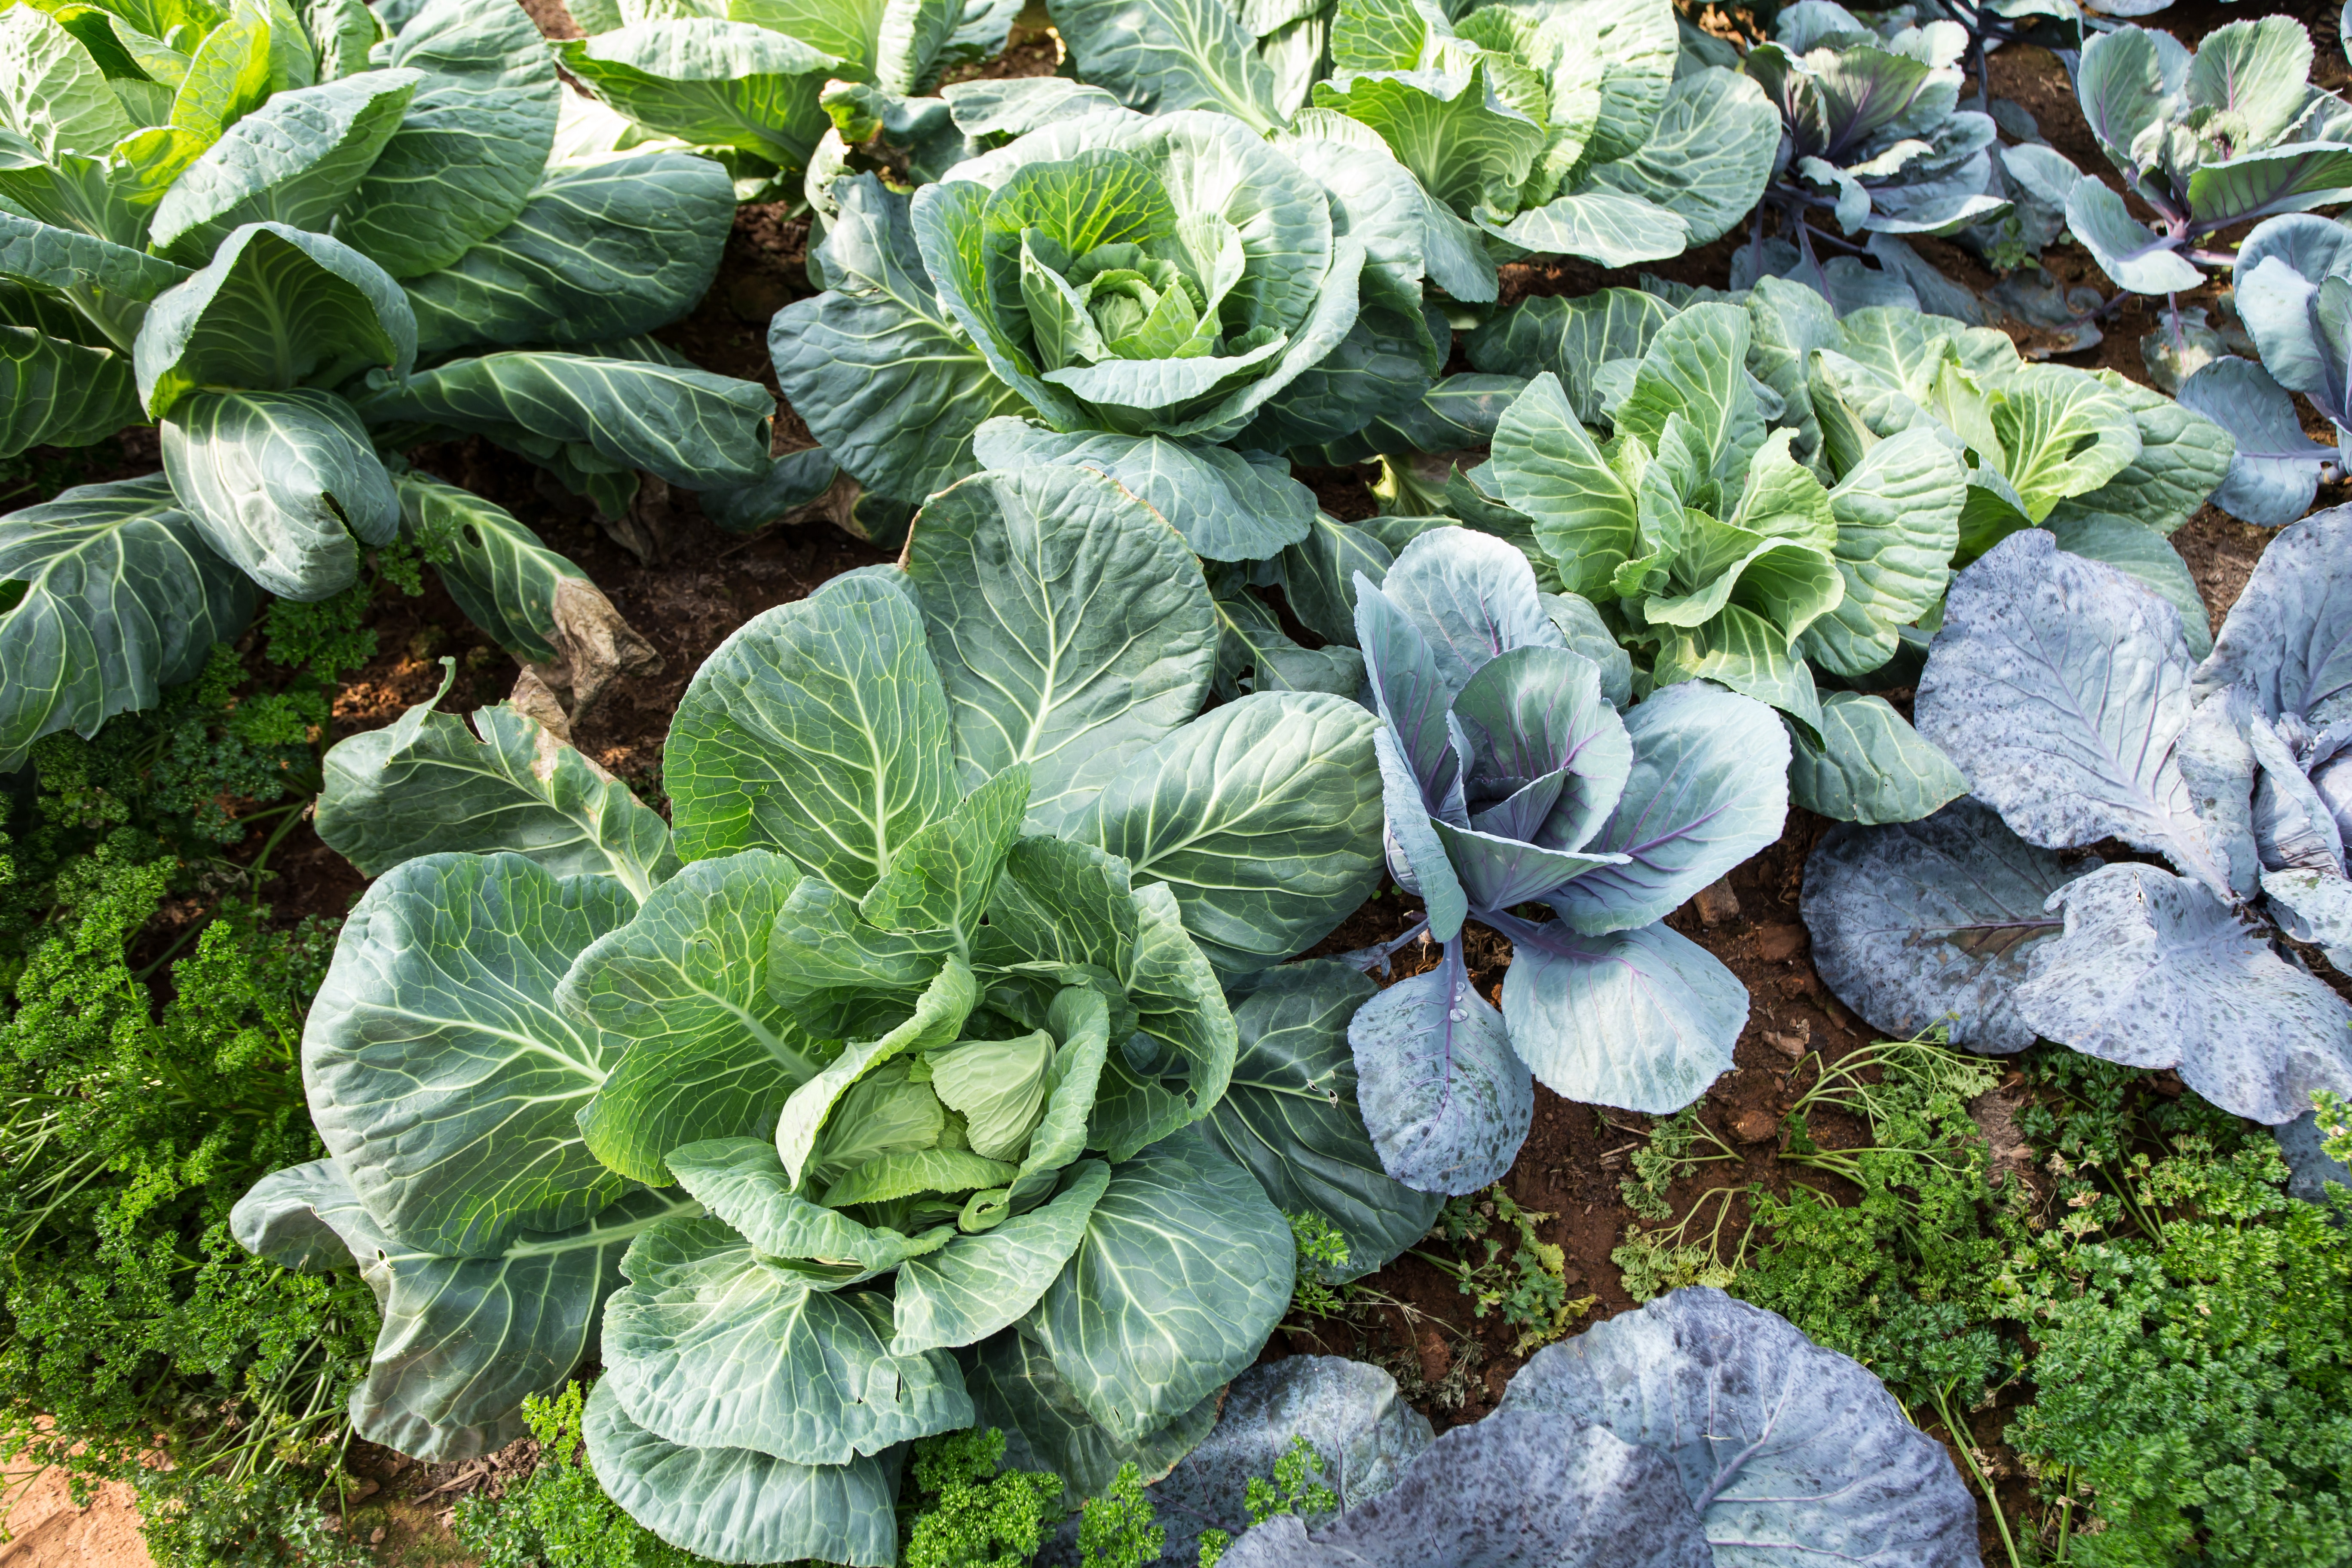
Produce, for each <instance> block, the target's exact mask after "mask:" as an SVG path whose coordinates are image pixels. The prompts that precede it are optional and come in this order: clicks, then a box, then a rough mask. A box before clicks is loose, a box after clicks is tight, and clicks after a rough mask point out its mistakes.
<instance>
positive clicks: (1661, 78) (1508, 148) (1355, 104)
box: [1315, 0, 1778, 300]
mask: <svg viewBox="0 0 2352 1568" xmlns="http://www.w3.org/2000/svg"><path fill="white" fill-rule="evenodd" d="M1449 13H1450V14H1451V16H1452V19H1451V20H1449V19H1448V16H1449ZM1331 58H1332V62H1333V64H1334V66H1335V67H1336V69H1335V70H1334V71H1333V73H1332V76H1331V79H1330V80H1329V81H1328V82H1321V83H1318V84H1317V86H1316V89H1315V101H1316V102H1317V103H1318V105H1321V106H1323V107H1325V108H1328V109H1336V110H1340V111H1341V112H1343V113H1345V114H1347V115H1348V116H1349V117H1350V118H1352V119H1354V120H1357V121H1360V122H1362V123H1363V124H1365V125H1368V126H1370V127H1371V128H1372V129H1373V130H1375V131H1377V132H1380V134H1381V138H1382V139H1383V140H1384V141H1385V142H1387V143H1388V145H1389V147H1390V149H1391V151H1392V152H1394V153H1396V155H1397V157H1398V159H1399V160H1400V161H1401V162H1402V163H1403V164H1404V165H1405V167H1407V168H1408V169H1411V170H1412V172H1413V174H1414V176H1415V177H1416V178H1418V179H1419V180H1420V181H1421V183H1422V184H1423V186H1424V187H1425V188H1426V189H1427V190H1428V191H1429V192H1430V194H1431V195H1433V196H1435V197H1436V198H1437V199H1438V200H1439V201H1441V202H1443V203H1444V204H1445V205H1446V206H1447V208H1448V209H1450V210H1451V211H1452V212H1453V213H1454V214H1457V215H1458V216H1460V217H1462V218H1464V219H1465V220H1467V221H1468V222H1469V223H1471V224H1473V225H1475V228H1476V230H1477V232H1478V233H1480V234H1481V235H1482V236H1483V237H1484V239H1485V242H1486V246H1487V247H1489V248H1491V249H1492V250H1493V252H1494V253H1495V254H1496V258H1497V259H1502V260H1514V259H1517V258H1520V257H1522V256H1526V255H1528V254H1531V253H1533V254H1540V255H1548V256H1550V255H1565V256H1579V257H1583V258H1587V259H1590V260H1592V261H1597V262H1599V263H1600V264H1601V265H1602V266H1604V267H1623V266H1627V265H1630V264H1632V263H1633V262H1637V261H1653V260H1657V259H1659V258H1664V257H1670V256H1677V255H1680V254H1681V253H1682V252H1683V251H1685V250H1686V249H1689V248H1691V247H1695V246H1699V245H1705V244H1706V243H1707V242H1708V241H1710V240H1712V239H1714V238H1716V237H1718V236H1720V235H1722V234H1724V233H1726V232H1727V231H1728V230H1729V229H1731V228H1732V227H1733V226H1735V225H1736V224H1738V222H1739V220H1740V219H1741V218H1743V217H1745V216H1747V215H1748V209H1750V208H1751V207H1753V206H1754V205H1756V198H1757V197H1758V196H1759V195H1760V194H1761V193H1762V191H1763V188H1764V182H1765V179H1766V177H1767V176H1768V175H1769V174H1771V172H1772V167H1773V142H1774V137H1775V135H1776V134H1777V132H1778V120H1777V118H1776V117H1775V115H1774V112H1773V110H1772V106H1771V104H1770V103H1769V101H1768V100H1766V98H1765V96H1764V93H1763V92H1762V90H1760V89H1759V88H1758V87H1757V85H1756V84H1755V83H1754V82H1752V81H1749V80H1748V79H1745V78H1743V77H1742V76H1740V75H1739V73H1738V72H1737V71H1732V70H1726V69H1723V68H1720V67H1718V66H1713V65H1706V64H1702V63H1700V62H1699V61H1698V60H1697V59H1696V58H1690V59H1685V58H1684V57H1683V55H1682V52H1681V39H1680V37H1679V36H1678V29H1677V26H1676V21H1675V8H1674V6H1673V5H1671V4H1670V3H1669V0H1498V3H1496V4H1492V5H1475V4H1474V5H1467V6H1465V5H1450V6H1447V7H1444V8H1440V7H1439V6H1438V5H1434V4H1432V3H1431V0H1341V3H1340V5H1339V11H1338V15H1337V16H1336V17H1335V18H1334V20H1333V23H1332V27H1331ZM1461 297H1462V298H1465V299H1487V300H1491V299H1492V298H1494V295H1493V293H1492V291H1491V289H1489V291H1487V292H1486V293H1483V294H1478V295H1463V296H1461Z"/></svg>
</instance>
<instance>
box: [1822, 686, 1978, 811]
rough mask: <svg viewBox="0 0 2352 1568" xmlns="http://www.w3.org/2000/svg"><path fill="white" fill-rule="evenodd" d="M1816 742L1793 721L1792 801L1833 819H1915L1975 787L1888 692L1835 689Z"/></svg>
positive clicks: (1825, 705)
mask: <svg viewBox="0 0 2352 1568" xmlns="http://www.w3.org/2000/svg"><path fill="white" fill-rule="evenodd" d="M1818 730H1819V732H1820V737H1821V738H1820V739H1819V740H1818V741H1816V740H1815V739H1814V738H1813V737H1812V736H1811V735H1808V734H1806V733H1805V732H1804V731H1802V730H1799V729H1796V728H1795V727H1794V726H1791V728H1790V734H1789V744H1790V756H1789V802H1790V805H1797V806H1801V807H1802V808H1803V809H1805V810H1807V811H1810V812H1811V813H1813V814H1814V815H1815V816H1826V817H1829V818H1830V819H1831V820H1832V821H1835V822H1873V823H1875V822H1913V821H1916V820H1917V819H1918V818H1920V817H1923V816H1928V815H1930V814H1932V813H1934V812H1936V811H1938V810H1941V809H1942V808H1943V807H1944V806H1945V805H1948V804H1949V803H1950V802H1952V801H1954V800H1956V799H1958V797H1959V796H1961V795H1966V794H1968V793H1969V781H1968V779H1967V777H1966V775H1964V774H1963V773H1961V772H1960V770H1959V769H1958V768H1957V767H1955V766H1954V765H1953V764H1952V759H1951V758H1949V757H1948V756H1946V755H1944V753H1943V752H1940V751H1938V750H1937V749H1936V748H1935V747H1934V746H1931V745H1929V744H1928V743H1927V742H1926V741H1925V740H1922V739H1921V738H1920V735H1919V731H1916V730H1914V729H1913V728H1912V727H1911V725H1910V723H1909V722H1908V721H1906V720H1905V719H1904V717H1903V715H1901V714H1900V713H1897V712H1896V711H1895V710H1894V708H1893V707H1892V706H1890V705H1889V704H1888V703H1887V701H1886V700H1885V698H1883V697H1865V696H1863V695H1862V694H1861V693H1859V692H1853V691H1832V692H1831V693H1830V694H1829V695H1828V696H1827V697H1825V698H1823V699H1822V718H1821V723H1820V724H1819V726H1818Z"/></svg>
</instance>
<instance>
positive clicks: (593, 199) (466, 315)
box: [407, 153, 735, 353]
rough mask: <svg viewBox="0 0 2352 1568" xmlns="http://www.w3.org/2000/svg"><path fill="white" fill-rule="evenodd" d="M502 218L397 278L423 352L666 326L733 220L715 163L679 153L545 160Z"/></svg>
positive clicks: (705, 285)
mask: <svg viewBox="0 0 2352 1568" xmlns="http://www.w3.org/2000/svg"><path fill="white" fill-rule="evenodd" d="M525 196H526V199H525V201H524V204H523V205H522V207H521V209H520V212H519V213H518V214H517V215H516V216H515V217H514V219H513V221H512V222H510V223H509V224H507V225H506V226H504V227H502V228H499V229H498V230H496V231H495V232H493V233H492V234H490V235H489V236H488V237H486V238H485V239H483V240H482V241H480V242H479V243H478V244H477V245H475V246H474V247H472V248H471V249H469V250H467V252H466V253H465V255H464V256H462V257H460V258H458V259H457V261H455V262H454V263H452V264H450V265H449V266H447V267H445V268H439V269H437V270H435V271H432V272H428V273H426V274H425V276H423V277H420V278H413V279H410V280H409V282H408V285H407V289H408V300H409V303H410V304H411V305H412V306H413V307H414V308H415V310H416V321H417V340H418V345H419V347H420V349H421V350H422V351H423V352H425V353H447V352H448V351H450V350H452V349H457V348H461V347H464V346H466V345H467V344H471V343H478V342H488V343H499V344H520V343H531V342H539V343H591V342H598V341H600V340H604V339H610V338H620V337H628V336H631V335H633V334H635V333H637V332H643V331H651V330H652V329H653V328H656V327H660V326H667V324H668V323H669V322H671V321H676V320H677V318H678V317H679V316H681V315H683V314H685V313H686V311H687V310H690V309H691V308H692V307H693V305H694V302H695V301H696V300H699V299H700V298H701V297H702V295H703V294H704V292H705V291H707V290H708V289H709V287H710V279H712V277H713V276H714V275H716V273H717V271H718V268H719V253H720V252H721V251H722V250H724V249H725V247H726V243H727V236H728V233H729V232H730V229H731V228H732V227H733V226H734V214H735V192H734V186H733V184H731V182H730V181H729V179H728V177H727V171H726V170H725V169H724V168H723V167H722V166H720V165H719V164H718V163H714V162H712V161H711V160H709V159H708V158H697V157H692V156H689V155H688V154H687V153H619V154H616V155H614V156H613V157H610V158H605V159H602V160H599V161H597V162H594V163H572V164H567V165H563V166H562V167H558V168H553V169H550V170H549V171H548V172H547V174H546V176H545V178H544V179H543V180H541V182H540V183H539V184H537V186H536V187H535V188H532V189H530V190H529V191H527V192H526V194H525Z"/></svg>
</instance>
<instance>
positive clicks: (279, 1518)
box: [0, 606, 376, 1568]
mask: <svg viewBox="0 0 2352 1568" xmlns="http://www.w3.org/2000/svg"><path fill="white" fill-rule="evenodd" d="M306 608H318V606H309V607H306ZM286 651H291V647H290V643H289V647H288V649H287V650H286ZM335 673H336V671H335V670H334V669H333V668H325V669H323V670H315V671H307V672H300V674H299V676H298V678H297V679H294V680H292V681H290V682H289V683H288V685H287V686H286V688H285V689H282V690H280V691H278V692H277V693H274V694H272V693H269V692H268V691H267V690H266V689H259V690H257V689H249V688H248V687H247V682H246V679H245V677H246V671H245V669H244V668H243V667H242V666H241V665H240V663H239V662H238V661H237V660H236V658H235V657H234V656H233V655H231V654H230V652H229V651H228V650H227V649H226V648H215V649H214V650H213V652H212V655H211V658H210V659H209V661H208V663H207V665H206V673H205V678H204V679H201V680H199V681H197V682H195V683H194V684H192V685H191V686H188V687H185V688H181V689H174V690H171V691H167V692H166V693H165V694H164V700H163V703H162V704H161V705H160V706H159V707H158V708H157V709H156V710H152V711H151V712H149V713H146V714H142V715H139V716H137V717H135V718H132V719H130V720H126V721H124V722H122V723H120V724H117V725H113V726H110V727H109V728H108V729H107V730H106V731H104V732H102V733H101V734H100V735H99V736H98V737H97V738H96V739H95V740H92V741H84V740H82V739H80V738H79V737H78V736H74V735H53V736H50V737H48V738H47V739H45V740H43V741H42V742H38V743H37V745H36V746H35V748H34V758H33V767H32V769H31V770H30V773H29V776H28V777H27V778H26V784H27V785H28V786H29V787H27V788H26V790H25V792H24V793H23V794H22V795H17V796H16V797H14V798H13V799H12V800H11V802H10V804H9V808H8V815H7V819H6V822H5V835H0V854H4V855H5V868H6V874H5V882H0V889H5V890H4V891H0V898H5V903H0V909H5V921H0V924H4V925H5V931H0V982H5V985H6V987H7V998H8V1002H7V1006H6V1008H5V1018H0V1099H5V1102H6V1104H7V1106H8V1113H7V1114H6V1116H5V1119H0V1241H5V1252H6V1255H7V1262H6V1264H5V1273H0V1303H5V1304H0V1334H5V1340H6V1342H7V1345H8V1349H7V1352H6V1353H5V1355H0V1428H5V1436H0V1452H5V1454H6V1455H7V1456H8V1457H9V1458H11V1459H14V1460H29V1461H32V1462H36V1463H44V1464H57V1465H60V1466H63V1467H64V1468H66V1469H67V1470H68V1473H69V1474H70V1475H71V1476H72V1477H73V1478H74V1479H75V1484H77V1485H81V1484H84V1483H86V1482H89V1481H93V1480H97V1479H109V1478H113V1479H127V1480H129V1481H131V1483H132V1484H133V1485H134V1486H135V1487H136V1488H137V1489H138V1492H139V1495H140V1499H141V1510H142V1518H143V1520H144V1521H145V1529H146V1532H147V1536H148V1541H149V1546H150V1550H151V1552H152V1553H153V1555H154V1556H155V1557H156V1558H157V1560H158V1561H159V1562H170V1561H186V1562H210V1561H226V1560H235V1561H237V1562H241V1563H248V1564H252V1565H254V1568H266V1565H268V1564H272V1563H292V1562H294V1561H297V1560H299V1561H302V1562H305V1563H310V1564H312V1565H314V1568H324V1565H329V1564H341V1563H344V1562H346V1561H349V1560H350V1559H351V1557H352V1553H353V1552H354V1551H355V1550H356V1548H355V1546H354V1545H353V1544H352V1543H350V1542H343V1541H341V1540H339V1539H338V1538H337V1537H335V1536H334V1535H332V1534H331V1532H330V1531H328V1529H327V1526H326V1521H325V1514H324V1512H323V1511H322V1509H321V1507H320V1502H321V1498H322V1489H324V1490H323V1495H324V1497H325V1499H326V1500H331V1498H332V1493H331V1489H329V1488H328V1483H329V1481H331V1478H332V1475H333V1472H334V1471H335V1469H336V1468H337V1465H338V1462H339V1460H340V1458H341V1453H342V1450H343V1445H344V1443H345V1441H346V1440H347V1437H348V1433H349V1427H348V1426H347V1425H346V1423H345V1421H344V1418H343V1415H342V1405H343V1401H344V1398H345V1396H346V1394H348V1391H349V1389H350V1386H351V1384H352V1382H353V1381H354V1380H355V1379H356V1378H357V1377H358V1376H359V1375H360V1373H362V1371H363V1369H364V1367H365V1364H366V1358H367V1346H368V1344H369V1342H371V1341H372V1340H373V1336H374V1333H375V1329H376V1312H375V1308H374V1304H373V1301H372V1300H370V1298H369V1295H368V1292H367V1290H366V1289H365V1287H364V1286H363V1285H362V1283H361V1282H360V1281H359V1280H357V1279H348V1278H347V1279H339V1280H337V1279H319V1278H313V1277H307V1276H301V1275H294V1274H289V1273H287V1272H286V1271H285V1270H282V1269H279V1268H275V1267H274V1266H271V1265H268V1264H266V1263H264V1262H262V1261H260V1260H258V1259H256V1258H251V1257H249V1256H247V1254H246V1253H245V1252H244V1251H243V1250H242V1249H241V1248H238V1247H236V1245H235V1243H234V1242H233V1241H232V1240H231V1239H230V1238H229V1237H228V1236H227V1234H226V1226H224V1225H223V1224H222V1223H221V1222H222V1221H223V1219H224V1218H225V1217H226V1214H227V1212H228V1205H230V1204H231V1203H232V1202H233V1201H234V1199H235V1196H236V1192H237V1191H238V1189H240V1188H241V1187H242V1186H244V1185H245V1184H247V1182H248V1181H249V1180H250V1179H251V1178H252V1176H253V1175H254V1174H255V1173H257V1171H258V1170H261V1169H265V1168H268V1167H269V1166H272V1165H276V1164H279V1163H284V1162H286V1161H288V1160H299V1159H302V1158H306V1157H309V1156H310V1155H311V1154H313V1153H315V1152H317V1150H318V1144H317V1142H316V1139H315V1135H314V1134H313V1133H312V1131H311V1130H310V1123H309V1120H308V1118H307V1117H306V1116H305V1115H304V1114H303V1110H302V1106H301V1089H300V1083H299V1075H298V1073H297V1072H296V1070H295V1059H296V1052H297V1047H298V1041H299V1033H300V1027H301V1019H302V1014H303V1010H304V1007H305V1005H306V1004H307V1003H308V1001H309V998H310V994H311V993H312V991H313V990H314V989H315V988H316V986H317V984H318V983H319V979H320V975H321V974H322V973H323V972H324V969H325V964H326V958H327V954H328V951H329V948H330V946H331V926H328V925H326V924H325V923H324V922H320V921H306V922H303V923H302V924H299V925H295V926H291V927H289V926H286V925H283V924H280V923H278V922H275V921H272V920H271V918H270V914H269V910H268V909H267V908H266V907H262V906H260V905H258V904H257V902H256V901H255V895H256V893H257V891H258V890H259V889H261V888H262V887H263V886H264V885H265V884H266V881H267V879H268V875H269V873H268V868H267V861H268V850H269V849H270V848H271V847H273V846H274V844H275V843H276V842H277V841H278V838H279V837H282V834H283V830H284V829H285V828H287V827H289V826H291V825H292V824H293V822H294V821H295V820H297V813H298V812H299V809H300V806H301V805H302V804H303V803H302V802H300V801H297V802H295V803H293V804H291V805H274V804H272V803H273V801H274V800H275V798H276V797H277V796H278V795H280V794H281V793H282V792H293V791H300V790H303V789H304V788H305V787H306V786H309V785H310V784H314V782H315V780H316V778H317V776H318V775H317V768H318V763H317V757H316V754H315V752H313V750H312V748H311V747H310V745H309V744H308V742H307V738H306V735H305V730H306V728H307V726H308V724H309V723H311V722H316V721H321V720H323V719H324V717H325V705H324V700H323V695H322V691H323V689H331V683H332V679H333V677H334V675H335ZM321 676H323V678H324V680H323V686H322V684H321V682H320V679H319V678H320V677H321ZM313 715H315V717H313ZM232 805H234V806H235V807H236V810H231V809H229V807H231V806H232ZM237 840H246V841H247V843H248V845H249V846H256V847H254V849H253V852H252V854H251V855H250V856H249V857H248V858H246V859H245V860H244V861H243V862H242V863H240V862H237V861H231V860H228V859H225V858H222V855H221V851H222V848H223V847H224V845H226V844H228V843H233V842H236V841H237ZM166 900H170V903H171V905H172V906H173V907H172V910H171V913H172V914H173V916H174V917H175V918H176V919H177V920H178V921H180V934H179V936H178V938H177V939H176V940H174V941H172V942H163V941H161V940H160V939H156V938H147V937H145V936H144V935H143V934H142V933H144V932H146V931H148V930H149V928H150V927H151V924H152V922H153V921H154V920H155V917H156V915H157V914H158V912H159V910H162V909H163V908H164V906H165V903H166ZM134 955H135V956H134ZM166 980H168V989H166V986H165V984H163V982H165V981H166ZM159 1447H160V1451H162V1452H163V1453H164V1454H165V1455H167V1456H168V1457H169V1458H170V1460H171V1464H170V1465H169V1466H168V1467H157V1466H154V1465H152V1463H151V1462H149V1461H151V1460H152V1458H153V1456H154V1455H155V1453H156V1452H158V1451H159Z"/></svg>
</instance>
